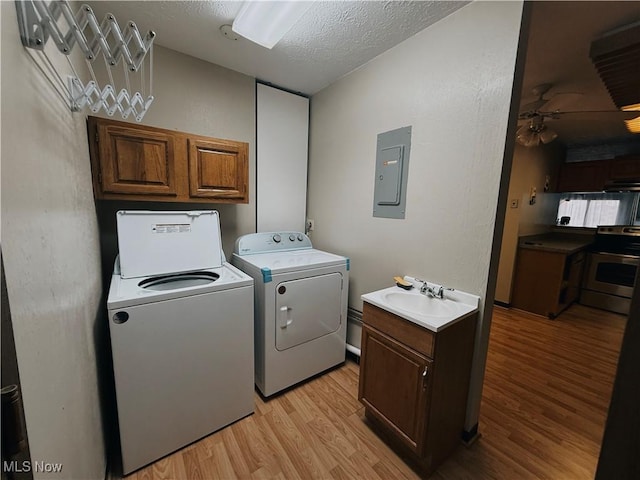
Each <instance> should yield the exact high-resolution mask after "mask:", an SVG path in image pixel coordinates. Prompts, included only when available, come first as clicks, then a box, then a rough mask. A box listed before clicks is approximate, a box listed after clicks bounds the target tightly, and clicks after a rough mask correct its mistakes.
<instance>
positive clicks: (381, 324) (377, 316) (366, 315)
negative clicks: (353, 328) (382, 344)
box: [362, 301, 435, 358]
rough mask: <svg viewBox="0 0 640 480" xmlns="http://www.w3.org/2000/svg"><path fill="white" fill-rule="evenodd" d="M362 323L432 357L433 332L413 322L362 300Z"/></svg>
mask: <svg viewBox="0 0 640 480" xmlns="http://www.w3.org/2000/svg"><path fill="white" fill-rule="evenodd" d="M362 321H363V323H365V324H367V325H369V326H370V327H373V328H375V329H376V330H378V331H380V332H382V333H385V334H387V335H389V336H390V337H392V338H395V339H396V340H398V341H399V342H401V343H404V344H405V345H407V346H408V347H411V348H412V349H414V350H415V351H416V352H419V353H422V354H423V355H426V356H428V357H430V358H433V346H434V339H435V336H434V333H433V332H431V331H429V330H427V329H426V328H422V327H419V326H418V325H416V324H415V323H412V322H410V321H409V320H405V319H403V318H400V317H398V316H397V315H394V314H393V313H389V312H387V311H386V310H383V309H381V308H378V307H376V306H375V305H371V304H370V303H367V302H366V301H365V302H364V306H363V310H362Z"/></svg>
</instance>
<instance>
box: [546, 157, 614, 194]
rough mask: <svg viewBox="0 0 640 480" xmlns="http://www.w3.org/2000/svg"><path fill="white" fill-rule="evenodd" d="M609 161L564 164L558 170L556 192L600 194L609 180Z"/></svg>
mask: <svg viewBox="0 0 640 480" xmlns="http://www.w3.org/2000/svg"><path fill="white" fill-rule="evenodd" d="M609 170H610V162H609V160H596V161H592V162H574V163H565V164H563V165H562V167H561V168H560V175H559V178H558V188H557V190H558V192H561V193H562V192H601V191H602V190H603V188H604V184H605V183H606V182H607V180H609Z"/></svg>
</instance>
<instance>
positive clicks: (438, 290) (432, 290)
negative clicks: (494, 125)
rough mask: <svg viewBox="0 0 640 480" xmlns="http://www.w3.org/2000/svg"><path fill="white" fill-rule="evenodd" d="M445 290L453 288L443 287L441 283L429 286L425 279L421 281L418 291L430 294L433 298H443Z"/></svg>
mask: <svg viewBox="0 0 640 480" xmlns="http://www.w3.org/2000/svg"><path fill="white" fill-rule="evenodd" d="M421 281H422V280H421ZM445 290H453V288H445V287H443V286H442V285H434V286H433V287H430V286H429V285H427V282H425V281H422V286H421V287H420V293H423V294H426V295H431V296H432V297H433V298H440V299H443V298H444V291H445Z"/></svg>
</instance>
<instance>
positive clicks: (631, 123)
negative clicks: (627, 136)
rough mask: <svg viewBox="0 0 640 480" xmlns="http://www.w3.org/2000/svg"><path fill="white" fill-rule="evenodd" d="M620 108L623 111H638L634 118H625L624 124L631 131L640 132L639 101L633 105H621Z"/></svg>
mask: <svg viewBox="0 0 640 480" xmlns="http://www.w3.org/2000/svg"><path fill="white" fill-rule="evenodd" d="M622 110H624V111H625V112H638V116H637V117H636V118H632V119H631V120H625V121H624V124H625V125H626V126H627V130H629V131H630V132H631V133H640V103H636V104H635V105H627V106H625V107H622Z"/></svg>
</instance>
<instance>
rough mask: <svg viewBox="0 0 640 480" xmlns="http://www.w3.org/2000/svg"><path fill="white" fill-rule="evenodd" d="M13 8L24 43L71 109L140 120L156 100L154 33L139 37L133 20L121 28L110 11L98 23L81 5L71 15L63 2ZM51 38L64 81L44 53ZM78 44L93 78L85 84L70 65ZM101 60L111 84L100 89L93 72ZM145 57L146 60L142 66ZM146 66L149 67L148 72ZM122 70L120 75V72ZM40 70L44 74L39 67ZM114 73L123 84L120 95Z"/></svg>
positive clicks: (24, 1) (21, 2) (26, 0)
mask: <svg viewBox="0 0 640 480" xmlns="http://www.w3.org/2000/svg"><path fill="white" fill-rule="evenodd" d="M16 10H17V13H18V27H19V30H20V38H21V40H22V44H23V45H24V46H25V47H27V48H29V49H32V50H35V51H36V52H38V53H39V54H40V55H41V56H42V58H43V59H44V63H45V66H46V70H48V72H49V73H50V74H51V76H52V77H53V78H50V80H52V81H53V82H54V83H55V84H57V86H59V87H60V88H61V89H62V91H63V92H64V95H65V96H66V101H68V105H69V108H70V109H71V110H72V111H79V110H81V109H82V108H84V107H85V106H88V107H89V108H90V109H91V111H92V112H93V113H98V112H99V111H100V110H101V109H104V111H105V112H106V113H107V114H108V115H109V116H112V115H114V114H115V112H120V114H121V115H122V118H125V119H126V118H127V117H128V116H129V115H131V114H133V115H134V117H135V119H136V120H137V121H138V122H140V121H141V120H142V118H143V117H144V115H145V113H146V112H147V110H148V109H149V106H150V105H151V103H152V102H153V100H154V97H153V40H154V38H155V33H154V32H152V31H149V32H148V33H147V34H146V35H145V36H144V38H143V37H142V35H141V34H140V31H139V30H138V27H137V26H136V24H135V23H134V22H131V21H129V22H127V24H126V26H125V28H124V30H122V29H121V28H120V26H119V25H118V22H117V21H116V18H115V16H114V15H112V14H110V13H108V14H107V15H106V16H105V18H104V20H103V21H102V23H98V19H97V18H96V16H95V14H94V12H93V10H92V9H91V7H90V6H89V5H86V4H84V5H82V6H81V7H80V9H79V10H78V11H77V12H76V13H75V14H74V13H73V11H72V10H71V7H70V5H69V3H68V2H67V1H65V0H63V1H52V2H49V3H48V4H47V2H45V1H40V0H16ZM65 32H66V33H65ZM50 38H51V39H52V40H53V42H54V43H55V45H56V47H57V49H58V51H60V52H61V53H63V54H64V55H65V57H66V59H67V62H68V63H69V66H70V69H71V71H72V72H73V75H69V76H67V79H66V80H63V78H62V76H61V75H60V73H59V72H58V70H57V69H56V67H55V65H54V63H53V62H52V61H51V60H50V58H49V56H48V55H47V53H46V52H45V47H46V45H47V43H48V40H49V39H50ZM76 45H77V46H78V48H79V49H80V50H81V51H82V53H83V55H84V59H85V62H86V66H87V70H88V72H89V74H90V75H91V79H90V80H88V81H87V82H86V83H85V82H83V81H82V80H81V78H80V75H78V70H77V69H76V68H75V66H74V65H73V63H72V61H71V53H72V51H73V50H74V47H75V46H76ZM147 54H148V55H147ZM99 58H102V59H103V60H104V67H103V70H104V71H105V72H106V75H108V78H109V83H107V84H106V85H105V86H104V87H100V84H99V82H98V80H97V78H96V74H95V70H94V62H95V61H96V60H97V59H99ZM147 58H148V62H145V60H146V59H147ZM98 63H99V62H98ZM145 63H148V67H146V68H145ZM120 64H122V67H120V66H119V65H120ZM120 68H121V69H122V71H119V70H120ZM41 70H43V71H44V69H42V67H41ZM114 75H115V76H116V77H117V78H118V80H119V82H122V83H124V85H125V86H126V88H124V87H123V88H121V89H120V91H119V92H118V90H117V88H116V82H115V81H114ZM147 77H148V78H147ZM132 81H133V83H136V81H137V86H138V87H139V90H136V91H135V92H134V90H133V88H132ZM116 92H118V93H116Z"/></svg>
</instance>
